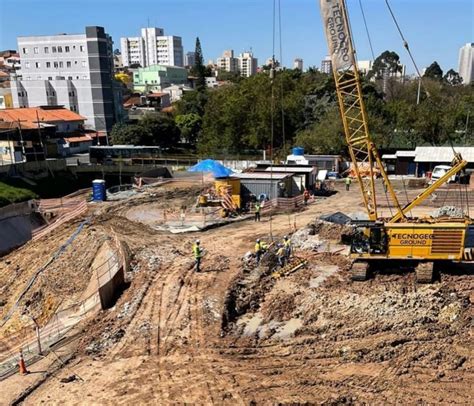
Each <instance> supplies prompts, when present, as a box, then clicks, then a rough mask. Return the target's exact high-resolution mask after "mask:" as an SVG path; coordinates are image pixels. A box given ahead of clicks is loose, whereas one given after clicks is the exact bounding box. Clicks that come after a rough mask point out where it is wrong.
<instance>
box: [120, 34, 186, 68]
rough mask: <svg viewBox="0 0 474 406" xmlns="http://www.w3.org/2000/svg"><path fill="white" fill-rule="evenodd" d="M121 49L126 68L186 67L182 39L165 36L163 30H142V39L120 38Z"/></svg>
mask: <svg viewBox="0 0 474 406" xmlns="http://www.w3.org/2000/svg"><path fill="white" fill-rule="evenodd" d="M120 47H121V49H122V60H123V65H124V66H130V65H135V64H139V65H140V66H141V67H142V68H144V67H146V66H151V65H166V66H183V65H184V54H183V52H184V51H183V44H182V41H181V37H176V36H174V35H165V32H164V30H163V29H162V28H155V27H151V28H150V27H148V28H142V30H141V36H140V37H127V38H120Z"/></svg>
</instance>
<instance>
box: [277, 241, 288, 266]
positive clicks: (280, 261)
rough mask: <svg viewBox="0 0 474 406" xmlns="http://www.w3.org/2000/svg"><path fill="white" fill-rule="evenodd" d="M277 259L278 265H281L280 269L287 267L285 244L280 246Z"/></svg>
mask: <svg viewBox="0 0 474 406" xmlns="http://www.w3.org/2000/svg"><path fill="white" fill-rule="evenodd" d="M277 257H278V265H280V267H281V268H283V267H284V266H285V260H286V251H285V246H284V245H283V244H278V251H277Z"/></svg>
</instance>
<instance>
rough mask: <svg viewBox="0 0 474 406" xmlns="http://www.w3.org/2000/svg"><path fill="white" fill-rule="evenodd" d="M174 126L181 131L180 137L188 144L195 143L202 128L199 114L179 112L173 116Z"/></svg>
mask: <svg viewBox="0 0 474 406" xmlns="http://www.w3.org/2000/svg"><path fill="white" fill-rule="evenodd" d="M175 122H176V126H177V127H178V128H179V130H180V132H181V137H182V138H184V139H185V140H186V142H187V143H188V144H193V145H194V144H195V143H196V141H197V139H198V137H199V133H200V132H201V128H202V118H201V117H200V116H199V114H196V113H189V114H180V115H177V116H176V117H175Z"/></svg>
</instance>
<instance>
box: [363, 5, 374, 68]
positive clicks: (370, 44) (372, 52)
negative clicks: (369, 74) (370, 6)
mask: <svg viewBox="0 0 474 406" xmlns="http://www.w3.org/2000/svg"><path fill="white" fill-rule="evenodd" d="M359 6H360V11H361V12H362V18H363V20H364V26H365V32H366V33H367V39H368V40H369V46H370V52H371V54H372V60H374V61H375V54H374V48H373V47H372V39H371V38H370V33H369V27H368V26H367V20H366V19H365V13H364V7H362V0H359Z"/></svg>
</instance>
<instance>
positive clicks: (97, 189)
mask: <svg viewBox="0 0 474 406" xmlns="http://www.w3.org/2000/svg"><path fill="white" fill-rule="evenodd" d="M92 200H93V201H94V202H103V201H105V200H107V193H106V191H105V180H102V179H95V180H93V181H92Z"/></svg>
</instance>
